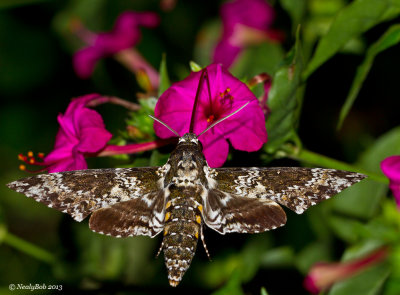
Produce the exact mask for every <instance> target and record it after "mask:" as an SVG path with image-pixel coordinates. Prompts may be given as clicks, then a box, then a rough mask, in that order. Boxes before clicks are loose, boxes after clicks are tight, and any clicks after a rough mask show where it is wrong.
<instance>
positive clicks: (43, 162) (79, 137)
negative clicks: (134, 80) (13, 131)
mask: <svg viewBox="0 0 400 295" xmlns="http://www.w3.org/2000/svg"><path fill="white" fill-rule="evenodd" d="M103 103H113V104H117V105H120V106H123V107H125V108H127V109H129V110H137V109H138V107H139V106H138V105H136V104H134V103H131V102H129V101H126V100H123V99H121V98H118V97H114V96H101V95H98V94H88V95H85V96H82V97H78V98H75V99H73V100H72V101H71V103H70V104H69V106H68V108H67V110H66V112H65V114H60V115H58V117H57V119H58V123H59V124H60V129H59V130H58V133H57V135H56V142H55V145H54V149H53V150H52V151H51V152H50V153H49V154H48V155H47V156H46V157H45V155H44V154H43V153H38V154H37V159H36V157H35V155H34V153H33V152H31V151H30V152H28V154H27V155H26V156H25V155H23V154H19V155H18V158H19V160H21V161H23V162H25V163H27V164H29V165H36V166H42V167H43V168H42V169H40V170H38V171H30V170H27V168H26V166H25V165H24V164H22V165H20V169H21V170H26V171H28V172H41V171H44V170H48V171H49V172H61V171H71V170H82V169H87V164H86V160H85V158H87V157H103V156H113V155H120V154H133V153H139V152H143V151H148V150H152V149H156V148H158V147H162V146H164V145H167V144H170V143H175V141H176V140H175V139H174V138H168V139H158V140H154V141H150V142H143V143H131V144H126V145H109V144H107V142H108V141H109V140H110V139H111V137H112V134H111V133H110V132H108V131H107V130H106V129H105V126H104V123H103V119H102V118H101V116H100V114H98V113H97V112H96V111H94V110H92V109H90V108H89V107H94V106H97V105H99V104H103Z"/></svg>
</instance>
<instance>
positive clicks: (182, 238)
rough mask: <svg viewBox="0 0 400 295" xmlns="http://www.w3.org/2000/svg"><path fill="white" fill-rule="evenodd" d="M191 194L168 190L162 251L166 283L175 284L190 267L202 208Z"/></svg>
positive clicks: (188, 191)
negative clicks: (167, 281) (168, 198)
mask: <svg viewBox="0 0 400 295" xmlns="http://www.w3.org/2000/svg"><path fill="white" fill-rule="evenodd" d="M193 193H194V192H193V190H183V191H182V190H181V191H180V192H179V191H178V190H173V189H171V193H170V200H169V201H168V203H167V205H166V213H165V227H164V239H163V250H164V257H165V265H166V267H167V270H168V279H169V283H170V285H171V286H174V287H175V286H177V285H178V284H179V282H180V281H181V279H182V276H183V275H184V274H185V272H186V270H187V269H188V268H189V266H190V263H191V261H192V258H193V256H194V253H195V251H196V246H197V240H198V238H199V235H200V227H201V210H202V207H201V206H200V204H199V203H198V202H197V201H196V199H195V195H193ZM178 194H179V195H178ZM199 206H200V207H199Z"/></svg>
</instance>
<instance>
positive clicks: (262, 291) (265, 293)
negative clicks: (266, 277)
mask: <svg viewBox="0 0 400 295" xmlns="http://www.w3.org/2000/svg"><path fill="white" fill-rule="evenodd" d="M260 294H261V295H268V292H267V289H265V287H262V288H261V291H260Z"/></svg>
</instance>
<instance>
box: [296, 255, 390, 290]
mask: <svg viewBox="0 0 400 295" xmlns="http://www.w3.org/2000/svg"><path fill="white" fill-rule="evenodd" d="M387 254H388V251H387V248H381V249H379V250H377V251H375V252H372V253H370V254H369V255H367V256H364V257H362V258H358V259H354V260H352V261H348V262H340V263H317V264H315V265H314V266H313V267H312V268H311V270H310V272H309V273H308V275H307V277H306V279H305V280H304V287H305V288H306V289H307V290H308V291H309V292H311V293H313V294H318V293H319V292H321V291H323V290H326V289H328V288H329V287H330V286H332V285H333V284H334V283H336V282H338V281H341V280H344V279H346V278H349V277H351V276H354V275H356V274H358V273H359V272H361V271H363V270H365V269H367V268H368V267H370V266H372V265H374V264H376V263H379V262H381V261H383V260H384V259H385V258H386V256H387Z"/></svg>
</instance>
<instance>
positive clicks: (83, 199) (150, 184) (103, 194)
mask: <svg viewBox="0 0 400 295" xmlns="http://www.w3.org/2000/svg"><path fill="white" fill-rule="evenodd" d="M157 169H158V167H150V168H116V169H92V170H81V171H69V172H60V173H50V174H41V175H36V176H33V177H28V178H23V179H20V180H17V181H14V182H11V183H9V184H8V187H9V188H11V189H13V190H15V191H17V192H19V193H23V194H25V195H26V196H27V197H30V198H33V199H35V200H36V201H38V202H41V203H43V204H45V205H47V206H48V207H51V208H54V209H56V210H58V211H62V212H64V213H68V214H69V215H71V216H72V217H73V218H74V219H75V220H77V221H82V220H83V219H85V218H86V217H87V216H88V215H89V214H91V213H92V212H94V211H96V210H98V209H100V208H104V207H109V206H112V205H114V204H116V203H119V202H126V201H129V200H132V199H136V198H139V197H142V196H145V195H148V194H152V193H155V192H158V191H159V190H160V188H159V187H158V184H157V181H158V180H159V178H160V177H159V176H158V174H157V173H156V171H157ZM149 210H150V209H149Z"/></svg>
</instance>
